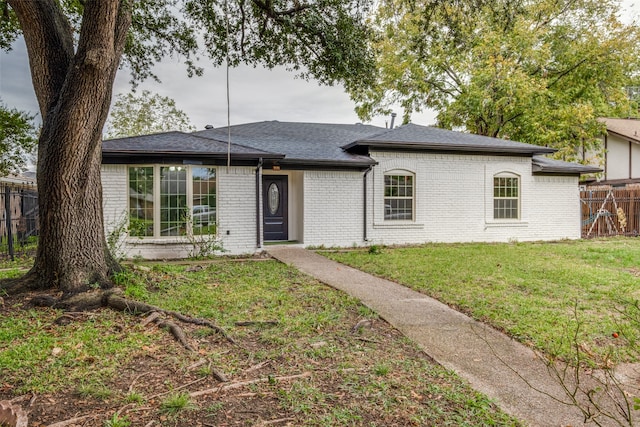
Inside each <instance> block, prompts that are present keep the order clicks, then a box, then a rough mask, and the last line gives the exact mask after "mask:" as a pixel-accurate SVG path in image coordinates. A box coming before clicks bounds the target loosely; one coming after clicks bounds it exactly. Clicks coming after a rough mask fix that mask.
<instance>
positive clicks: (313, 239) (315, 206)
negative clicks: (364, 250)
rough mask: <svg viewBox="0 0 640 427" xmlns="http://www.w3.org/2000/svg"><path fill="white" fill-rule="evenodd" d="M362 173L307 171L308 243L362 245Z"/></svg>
mask: <svg viewBox="0 0 640 427" xmlns="http://www.w3.org/2000/svg"><path fill="white" fill-rule="evenodd" d="M362 176H363V173H362V172H357V171H356V172H331V171H305V172H304V178H303V179H304V239H303V243H304V244H305V246H320V245H324V246H327V247H332V246H351V245H354V244H355V245H362V244H363V240H362V239H363V233H364V231H363V230H364V224H363V220H362V213H363V204H364V201H363V191H362V189H363V185H364V184H363V178H362Z"/></svg>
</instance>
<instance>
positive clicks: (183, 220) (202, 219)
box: [129, 165, 217, 237]
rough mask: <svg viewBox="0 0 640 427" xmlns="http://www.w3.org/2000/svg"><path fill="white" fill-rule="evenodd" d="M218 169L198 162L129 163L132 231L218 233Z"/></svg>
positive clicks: (160, 234)
mask: <svg viewBox="0 0 640 427" xmlns="http://www.w3.org/2000/svg"><path fill="white" fill-rule="evenodd" d="M216 202H217V199H216V170H215V168H210V167H195V166H183V165H176V166H165V165H162V166H160V165H155V166H130V167H129V235H131V236H136V237H164V236H184V235H186V234H187V233H192V234H215V233H216Z"/></svg>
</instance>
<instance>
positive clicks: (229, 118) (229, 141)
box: [224, 0, 231, 173]
mask: <svg viewBox="0 0 640 427" xmlns="http://www.w3.org/2000/svg"><path fill="white" fill-rule="evenodd" d="M224 20H225V26H226V32H227V34H226V38H225V41H226V57H225V59H226V65H227V67H226V68H227V173H229V167H231V97H230V94H229V1H228V0H225V2H224Z"/></svg>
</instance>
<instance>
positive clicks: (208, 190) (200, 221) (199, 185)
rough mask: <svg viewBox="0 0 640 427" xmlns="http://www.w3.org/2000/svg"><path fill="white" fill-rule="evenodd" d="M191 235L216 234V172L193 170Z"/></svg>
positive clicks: (206, 169)
mask: <svg viewBox="0 0 640 427" xmlns="http://www.w3.org/2000/svg"><path fill="white" fill-rule="evenodd" d="M192 175H193V200H192V206H193V215H192V218H193V234H198V235H199V234H216V202H217V200H216V170H215V168H193V169H192Z"/></svg>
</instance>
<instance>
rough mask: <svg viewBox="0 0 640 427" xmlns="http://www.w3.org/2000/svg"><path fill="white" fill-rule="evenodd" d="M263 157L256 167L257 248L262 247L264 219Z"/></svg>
mask: <svg viewBox="0 0 640 427" xmlns="http://www.w3.org/2000/svg"><path fill="white" fill-rule="evenodd" d="M261 184H262V157H261V158H260V160H259V161H258V167H256V248H257V249H260V248H261V247H262V220H261V215H260V212H261V208H262V206H261V203H260V195H261V194H262V191H261V190H262V185H261Z"/></svg>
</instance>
